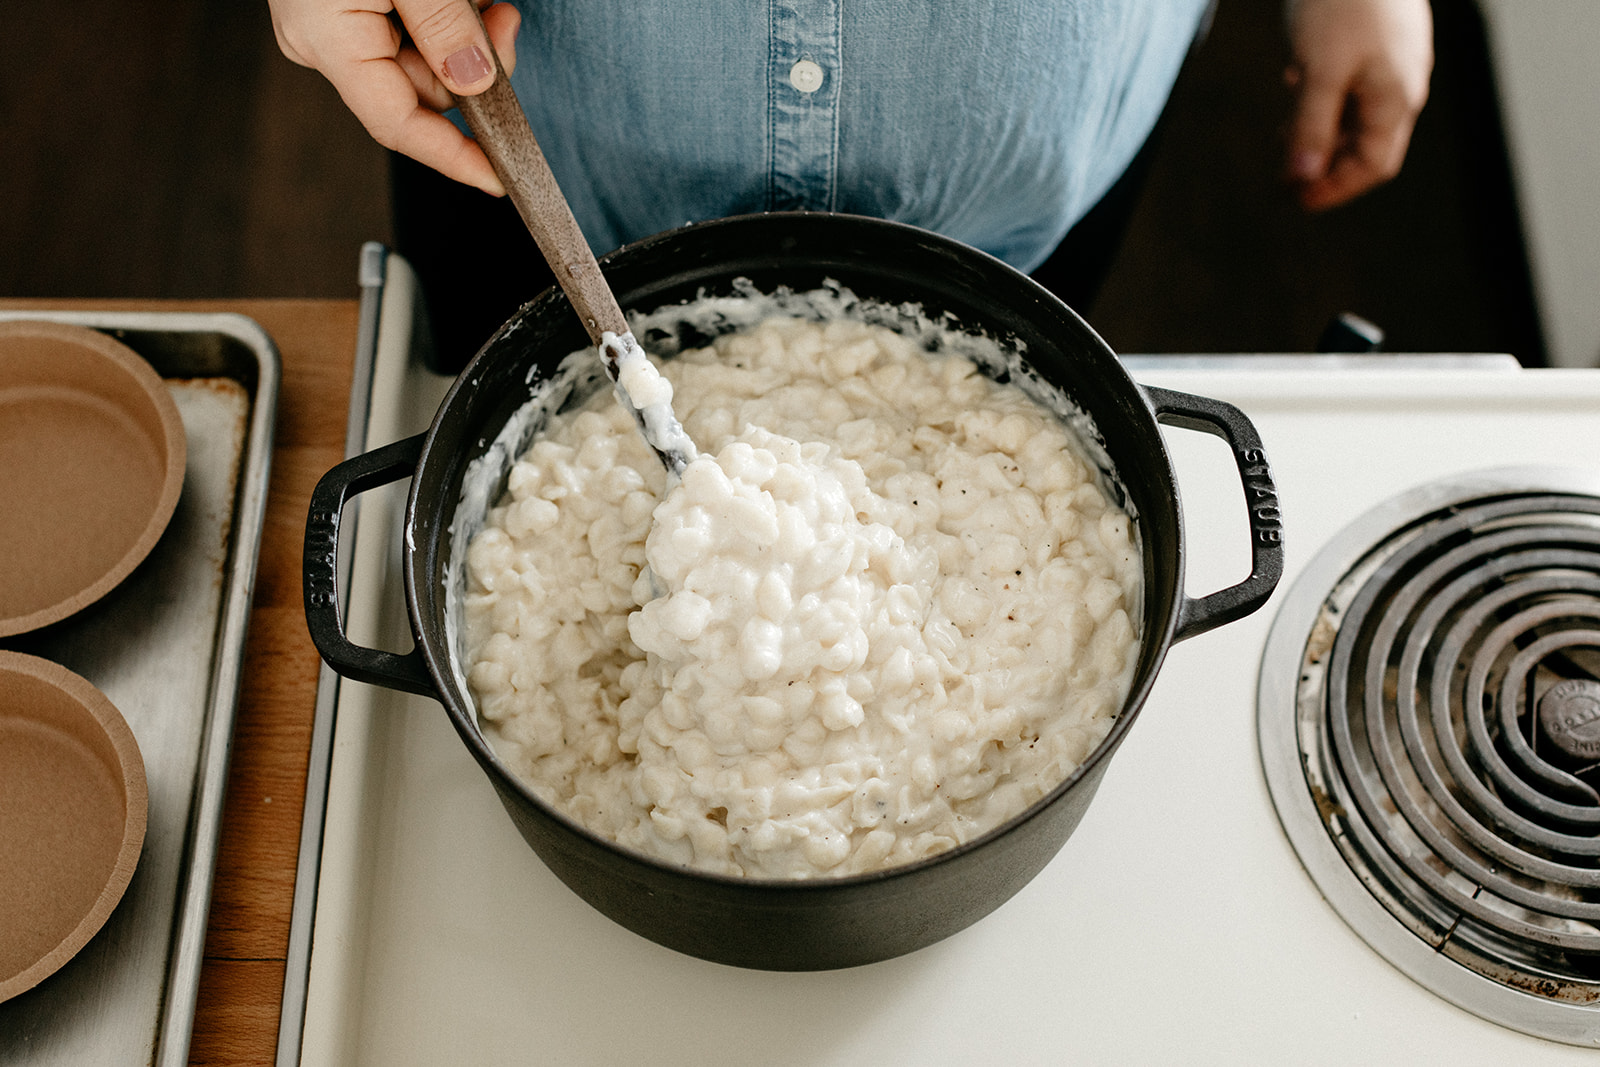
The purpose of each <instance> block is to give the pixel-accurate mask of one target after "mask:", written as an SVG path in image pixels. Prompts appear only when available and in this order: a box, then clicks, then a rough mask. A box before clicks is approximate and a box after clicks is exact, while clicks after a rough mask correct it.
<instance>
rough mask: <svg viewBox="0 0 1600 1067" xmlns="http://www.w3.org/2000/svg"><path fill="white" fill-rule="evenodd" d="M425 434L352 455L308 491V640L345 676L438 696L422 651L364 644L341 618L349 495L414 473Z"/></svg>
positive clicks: (405, 690)
mask: <svg viewBox="0 0 1600 1067" xmlns="http://www.w3.org/2000/svg"><path fill="white" fill-rule="evenodd" d="M426 436H427V435H426V434H417V435H416V436H415V437H408V438H406V439H404V440H402V441H396V442H395V443H394V444H391V445H385V446H384V447H382V448H375V449H373V450H372V451H371V452H367V453H364V454H363V455H359V456H354V457H352V458H350V459H347V460H345V461H344V462H343V463H340V464H339V465H338V466H336V467H334V468H333V469H332V470H330V471H329V472H328V473H327V474H324V475H323V476H322V479H321V481H319V482H317V487H316V488H315V489H313V490H312V491H311V513H310V515H309V516H308V517H307V519H306V551H305V602H306V625H307V627H308V628H309V629H310V630H311V641H312V643H313V644H315V645H316V646H317V651H318V652H320V653H321V654H322V658H323V659H324V660H326V661H327V662H328V665H329V666H330V667H332V668H333V669H334V670H336V671H338V672H339V673H340V674H342V675H344V676H345V677H346V678H354V679H355V680H356V681H358V682H367V683H370V684H372V685H381V686H386V687H388V688H390V689H399V690H401V691H403V692H407V693H417V694H419V695H421V696H433V697H436V696H437V695H438V690H437V689H436V688H435V686H434V684H433V679H432V677H431V676H430V675H429V674H428V666H427V663H426V661H424V659H423V658H422V650H421V649H419V648H415V647H413V648H412V650H411V651H410V652H407V653H405V654H403V655H402V654H399V653H395V652H384V651H382V650H380V649H376V648H363V647H362V646H360V645H357V644H354V643H352V642H351V640H350V638H349V637H347V636H346V635H345V631H344V620H343V619H342V618H340V617H339V602H340V596H339V576H338V572H339V522H340V519H341V517H342V515H343V513H344V505H345V502H346V501H347V500H349V499H350V498H351V497H353V496H355V495H357V494H358V493H365V492H366V491H367V490H369V489H377V488H378V487H380V486H384V485H388V484H390V483H391V482H397V481H399V480H400V479H401V478H405V477H407V476H409V475H412V474H414V473H416V470H417V461H418V459H419V458H420V457H421V455H422V444H423V440H424V438H425V437H426Z"/></svg>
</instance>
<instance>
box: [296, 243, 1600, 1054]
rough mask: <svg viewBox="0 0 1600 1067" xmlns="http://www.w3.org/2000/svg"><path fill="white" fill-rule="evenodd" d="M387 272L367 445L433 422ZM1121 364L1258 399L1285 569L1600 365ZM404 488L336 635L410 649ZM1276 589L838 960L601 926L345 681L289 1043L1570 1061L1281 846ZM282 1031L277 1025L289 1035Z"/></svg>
mask: <svg viewBox="0 0 1600 1067" xmlns="http://www.w3.org/2000/svg"><path fill="white" fill-rule="evenodd" d="M408 284H409V282H408V279H407V278H406V277H404V275H403V272H400V271H391V285H390V292H389V293H388V294H387V295H386V300H385V304H386V310H385V319H384V322H385V327H384V330H385V331H386V332H385V334H384V336H383V339H382V340H381V342H380V344H379V346H378V363H379V366H378V370H377V374H376V377H375V387H374V396H373V404H372V415H371V419H370V424H369V427H368V436H367V447H369V448H371V447H376V446H377V445H380V444H382V443H384V442H385V441H387V440H392V439H395V438H398V437H401V436H405V435H406V434H408V433H411V432H415V430H417V429H420V428H423V427H425V426H426V422H427V420H428V419H429V418H430V417H431V415H432V413H433V411H434V410H435V408H436V406H437V403H438V399H439V397H440V396H442V393H443V390H444V387H445V385H446V384H447V383H445V382H443V381H442V380H439V379H436V378H433V377H432V376H430V375H428V374H427V373H426V372H425V371H422V370H421V369H420V368H419V367H417V366H415V365H414V364H410V363H408V362H407V354H406V353H407V347H408V346H407V343H406V341H407V338H406V336H405V333H406V329H407V324H408V322H409V319H408V317H407V316H406V315H405V314H403V313H402V312H401V311H400V310H397V307H398V304H395V302H397V301H399V300H400V299H401V296H402V295H404V294H401V293H399V292H398V291H399V290H403V289H405V288H406V286H407V285H408ZM390 305H394V306H390ZM1128 362H1129V366H1130V369H1131V370H1132V371H1133V374H1134V377H1135V378H1136V379H1137V380H1139V381H1141V382H1144V383H1148V384H1153V385H1162V386H1165V387H1168V388H1175V389H1180V390H1184V391H1188V392H1193V393H1200V394H1203V395H1208V396H1213V397H1218V398H1221V399H1225V400H1228V401H1231V402H1233V403H1235V404H1237V405H1238V406H1239V407H1241V408H1242V409H1243V410H1244V411H1245V412H1246V413H1247V414H1248V415H1249V416H1250V418H1251V419H1252V420H1253V421H1254V422H1255V424H1256V426H1257V428H1258V429H1259V430H1260V432H1261V435H1262V437H1263V439H1264V441H1265V444H1266V447H1267V451H1268V454H1269V456H1270V458H1271V461H1272V463H1273V468H1274V473H1275V475H1276V478H1277V482H1278V486H1279V489H1280V491H1281V498H1282V504H1283V511H1284V524H1285V530H1286V539H1287V549H1288V573H1287V574H1286V575H1285V579H1284V585H1283V587H1282V588H1283V589H1287V587H1288V585H1289V583H1290V582H1292V581H1293V579H1294V577H1295V575H1296V573H1297V572H1298V571H1299V570H1300V569H1301V568H1302V567H1303V566H1304V565H1305V563H1306V561H1307V560H1308V559H1309V558H1310V556H1311V555H1312V553H1313V552H1314V551H1315V550H1316V549H1317V547H1318V546H1319V545H1320V544H1321V543H1322V542H1323V541H1325V540H1326V539H1327V538H1329V537H1330V536H1331V535H1332V534H1333V533H1335V532H1336V531H1337V530H1339V529H1340V528H1341V526H1343V525H1344V524H1345V523H1347V522H1348V521H1350V520H1351V519H1352V518H1354V517H1355V516H1356V515H1358V514H1359V513H1361V512H1363V511H1365V510H1366V509H1367V508H1369V507H1371V506H1372V505H1374V504H1376V503H1378V502H1380V501H1382V500H1384V499H1386V498H1388V497H1390V496H1393V495H1395V494H1397V493H1399V492H1401V491H1403V490H1406V489H1408V488H1410V487H1412V486H1414V485H1416V484H1418V483H1421V482H1425V481H1429V480H1434V479H1438V478H1440V477H1442V476H1445V475H1450V474H1454V473H1457V472H1462V471H1468V470H1473V469H1479V468H1486V467H1502V466H1507V465H1516V464H1562V465H1569V466H1570V465H1582V464H1590V465H1592V464H1593V463H1594V462H1595V457H1596V456H1597V455H1600V371H1543V372H1532V371H1520V370H1517V369H1516V368H1515V365H1514V364H1512V363H1511V362H1510V361H1509V360H1500V361H1494V360H1489V361H1482V360H1478V361H1473V360H1455V359H1450V358H1441V357H1430V358H1427V359H1409V358H1396V357H1375V358H1364V359H1354V360H1350V361H1348V362H1347V363H1345V364H1343V365H1339V366H1329V365H1327V363H1326V362H1324V361H1320V360H1314V359H1310V358H1307V357H1294V358H1284V359H1276V358H1271V357H1241V358H1239V359H1218V358H1215V357H1208V358H1204V359H1197V360H1184V359H1174V358H1170V357H1167V358H1164V359H1139V358H1132V359H1130V360H1129V361H1128ZM1168 438H1169V441H1170V442H1171V443H1172V445H1173V448H1174V451H1175V455H1176V458H1177V463H1178V467H1179V473H1180V483H1181V486H1182V491H1183V497H1184V506H1185V510H1186V525H1187V537H1188V540H1189V551H1190V575H1189V587H1190V590H1191V592H1193V593H1195V594H1200V593H1205V592H1209V591H1211V590H1212V589H1215V588H1219V587H1221V586H1223V585H1227V584H1230V583H1231V582H1232V581H1234V580H1236V579H1237V578H1238V577H1241V576H1242V574H1243V572H1244V571H1245V570H1246V569H1247V566H1246V559H1247V554H1246V540H1245V538H1246V532H1245V519H1244V517H1245V512H1244V504H1243V496H1242V493H1241V491H1240V489H1239V487H1238V482H1237V477H1236V475H1235V474H1234V473H1233V471H1232V465H1231V461H1230V458H1229V456H1228V453H1227V450H1226V448H1225V446H1223V445H1222V444H1221V442H1219V441H1217V440H1216V439H1215V438H1212V437H1209V436H1206V435H1202V434H1198V433H1193V432H1188V431H1169V433H1168ZM397 498H398V492H391V493H389V494H388V496H387V498H385V497H384V496H383V495H381V494H369V495H368V496H367V497H366V498H363V504H362V508H363V510H362V513H361V524H360V530H359V534H358V545H357V549H356V563H355V578H354V580H353V586H352V594H351V596H352V605H351V609H350V610H351V615H352V631H353V634H354V635H355V636H358V637H360V636H365V637H367V638H368V639H371V640H378V639H379V638H380V637H381V636H382V635H385V634H386V635H388V636H387V638H386V640H387V642H388V643H387V645H386V647H396V648H403V647H404V646H405V640H404V639H403V638H402V637H401V636H399V635H400V634H402V633H403V630H404V620H403V614H400V613H401V612H403V609H402V608H399V607H398V605H399V604H400V602H401V597H400V577H399V573H398V570H397V569H396V568H397V558H398V556H397V544H398V536H399V535H398V531H397V528H396V519H395V517H394V507H393V501H394V500H395V499H397ZM386 500H387V503H386V502H385V501H386ZM1281 598H1282V590H1280V594H1279V596H1278V597H1275V598H1274V601H1273V602H1272V603H1270V604H1269V605H1268V606H1267V608H1266V609H1265V610H1263V611H1261V612H1259V613H1258V614H1257V615H1255V616H1252V617H1250V618H1248V619H1245V620H1243V621H1242V622H1239V623H1235V624H1233V625H1230V626H1228V627H1225V628H1223V629H1220V630H1217V631H1214V632H1212V633H1209V634H1205V635H1202V636H1200V637H1198V638H1195V639H1193V640H1191V641H1188V642H1185V643H1182V644H1180V645H1177V646H1175V647H1174V648H1173V649H1172V650H1171V652H1170V654H1169V656H1168V659H1167V662H1166V665H1165V667H1164V668H1163V670H1162V672H1161V674H1160V676H1159V679H1158V682H1157V685H1156V687H1155V691H1154V693H1153V694H1152V696H1151V698H1150V700H1149V702H1148V704H1147V705H1146V706H1145V708H1144V709H1143V711H1142V712H1141V714H1140V719H1139V721H1138V722H1136V723H1135V725H1134V728H1133V730H1132V731H1131V733H1130V735H1129V737H1128V740H1127V742H1126V744H1125V745H1124V747H1123V749H1122V750H1121V752H1119V753H1118V754H1117V756H1116V758H1115V759H1114V760H1113V761H1112V764H1111V767H1110V770H1109V772H1108V773H1107V775H1106V778H1105V781H1104V784H1103V786H1102V787H1101V789H1100V792H1099V795H1098V796H1097V798H1096V799H1095V801H1094V803H1093V805H1092V806H1091V808H1090V810H1089V813H1088V815H1087V817H1086V818H1085V819H1084V821H1083V823H1082V825H1081V826H1080V828H1079V829H1078V831H1077V832H1076V834H1075V835H1074V836H1073V837H1072V839H1071V840H1069V841H1068V842H1067V845H1066V847H1065V848H1064V849H1063V851H1062V852H1061V853H1060V855H1059V856H1058V857H1057V858H1056V859H1055V861H1054V862H1052V863H1051V864H1050V865H1049V866H1048V867H1047V868H1046V869H1045V870H1044V872H1043V873H1042V874H1041V875H1040V876H1039V877H1038V878H1037V879H1035V880H1034V882H1033V883H1032V884H1030V885H1029V886H1027V887H1026V888H1025V889H1024V890H1023V891H1022V892H1021V893H1019V894H1018V895H1017V896H1016V897H1015V898H1013V899H1012V900H1011V901H1010V902H1009V903H1007V904H1005V905H1004V906H1003V907H1002V908H1000V909H999V910H998V911H997V912H995V913H994V914H993V915H991V916H989V917H988V918H986V919H984V920H982V921H980V922H979V923H977V924H976V925H975V926H973V927H971V928H970V929H968V930H966V931H964V932H962V933H960V934H958V935H956V936H954V937H952V938H950V939H949V940H947V941H945V942H942V943H940V944H938V945H935V946H933V947H931V948H928V949H925V950H923V951H921V952H918V953H915V954H913V955H911V956H908V957H905V958H902V959H898V960H892V961H889V962H886V963H881V964H876V965H872V966H868V967H862V968H857V969H853V970H848V971H842V972H832V973H817V974H769V973H762V972H751V971H742V970H737V969H732V968H727V967H723V966H719V965H715V964H710V963H704V962H702V961H699V960H696V959H691V958H689V957H685V956H682V955H678V954H676V953H674V952H672V951H669V950H667V949H664V948H660V947H658V946H656V945H654V944H652V943H650V942H648V941H645V940H642V939H640V938H639V937H637V936H635V935H634V934H631V933H629V932H627V931H625V930H623V929H622V928H620V927H618V926H615V925H614V924H612V923H611V922H610V921H609V920H607V919H605V918H603V917H602V916H600V915H599V914H598V913H596V912H594V911H593V910H591V909H590V908H589V907H588V905H586V904H584V903H583V902H582V901H581V900H579V899H578V898H577V897H576V896H574V895H573V894H572V893H571V892H569V891H568V890H567V889H566V888H565V887H563V886H562V885H561V884H560V883H559V882H557V881H556V879H555V878H554V876H552V875H551V874H550V873H549V872H548V871H547V870H546V869H545V868H544V866H543V865H542V864H541V863H540V861H539V860H538V859H537V858H536V857H535V856H534V855H533V854H532V853H531V852H530V851H529V850H528V848H527V847H526V846H525V845H524V844H523V842H522V839H521V838H520V837H519V836H518V834H517V833H516V831H515V830H514V829H513V827H512V825H511V823H510V821H509V820H508V819H507V818H506V816H505V814H504V812H503V811H502V809H501V808H500V805H499V803H498V801H497V800H496V799H495V797H494V795H493V793H492V792H491V790H490V787H489V784H488V781H487V780H486V779H485V778H484V776H483V775H482V773H481V772H480V771H479V770H478V768H477V767H476V765H475V764H474V763H473V762H472V760H471V759H470V757H469V756H468V754H467V752H466V750H465V749H464V747H463V746H462V745H461V744H460V742H459V741H458V740H457V738H456V737H455V735H454V733H453V731H452V729H451V727H450V726H449V724H448V722H447V720H446V717H445V715H444V713H443V711H442V710H441V708H440V707H439V706H438V705H437V704H436V703H434V702H431V701H429V700H425V699H420V698H414V697H407V696H402V695H399V694H396V693H392V692H388V691H386V690H378V689H373V688H371V687H368V686H364V685H360V684H357V683H353V682H347V683H344V685H343V687H342V689H341V690H340V693H339V702H338V718H337V732H336V734H335V735H334V746H333V756H332V768H331V775H330V777H329V779H328V805H327V819H326V822H325V825H324V837H323V842H322V846H323V847H322V853H321V868H320V879H319V880H318V881H317V882H316V888H317V890H318V893H317V897H316V902H315V903H316V906H315V920H314V927H313V933H312V938H311V957H310V966H309V977H308V978H307V979H306V983H305V986H304V989H303V994H304V1000H305V1005H306V1011H305V1023H304V1031H303V1042H302V1043H301V1044H299V1045H298V1051H299V1053H300V1055H299V1058H298V1062H303V1063H306V1064H316V1065H324V1064H327V1065H348V1064H383V1065H386V1067H387V1065H395V1064H440V1063H474V1064H479V1063H549V1064H562V1065H579V1064H593V1065H601V1064H604V1065H612V1064H644V1063H649V1064H653V1065H669V1064H684V1065H690V1064H692V1065H704V1064H756V1063H759V1064H779V1065H784V1064H795V1065H799V1064H841V1065H842V1064H863V1063H874V1064H977V1063H993V1064H1062V1063H1076V1062H1082V1063H1135V1064H1145V1063H1151V1064H1154V1063H1191V1064H1193V1063H1215V1064H1240V1063H1260V1064H1267V1063H1271V1064H1278V1063H1295V1064H1315V1063H1328V1064H1335V1063H1336V1064H1367V1063H1399V1062H1449V1063H1452V1064H1463V1065H1464V1064H1477V1063H1481V1064H1490V1063H1497V1064H1504V1063H1517V1064H1536V1063H1573V1062H1577V1061H1578V1060H1580V1059H1581V1058H1583V1057H1584V1053H1582V1052H1580V1051H1578V1050H1577V1049H1575V1048H1574V1047H1572V1046H1570V1045H1564V1044H1557V1043H1554V1042H1549V1041H1544V1040H1541V1039H1537V1038H1532V1037H1528V1036H1525V1035H1523V1034H1521V1033H1517V1032H1515V1031H1513V1030H1510V1029H1507V1028H1505V1027H1503V1026H1500V1025H1496V1024H1493V1023H1489V1022H1485V1021H1483V1020H1480V1019H1479V1018H1477V1017H1475V1016H1473V1015H1471V1014H1469V1013H1467V1012H1465V1011H1463V1010H1461V1009H1459V1008H1457V1007H1455V1006H1453V1005H1452V1004H1450V1003H1447V1002H1445V1001H1444V1000H1442V999H1440V998H1439V997H1437V996H1435V995H1433V994H1432V993H1429V992H1427V991H1426V990H1424V989H1422V988H1421V987H1420V986H1418V985H1416V984H1414V983H1413V982H1412V981H1411V980H1410V979H1408V978H1407V977H1405V976H1404V975H1402V974H1401V973H1400V972H1399V971H1398V970H1396V969H1395V968H1394V967H1392V966H1391V965H1390V964H1388V963H1387V962H1385V961H1384V960H1383V959H1382V958H1380V957H1379V956H1377V955H1376V954H1375V953H1374V952H1373V951H1372V950H1371V949H1369V948H1368V947H1367V945H1366V944H1365V943H1364V942H1363V941H1362V940H1361V939H1360V938H1359V937H1358V936H1357V935H1356V934H1354V933H1353V932H1352V931H1351V930H1350V928H1349V927H1347V926H1346V925H1345V924H1344V922H1343V921H1342V920H1341V919H1340V918H1339V917H1338V915H1337V914H1335V912H1334V911H1333V910H1332V909H1331V908H1330V907H1329V905H1328V904H1327V903H1326V902H1325V901H1324V900H1323V899H1322V897H1321V895H1320V894H1319V892H1318V890H1317V889H1316V888H1315V886H1314V885H1313V884H1312V882H1311V880H1310V878H1309V877H1308V876H1307V875H1306V873H1305V871H1304V870H1303V869H1302V867H1301V865H1300V863H1299V861H1298V860H1297V858H1296V855H1295V852H1294V850H1293V849H1292V848H1291V846H1290V844H1289V842H1288V840H1287V839H1286V837H1285V836H1284V834H1283V832H1282V830H1281V828H1280V826H1279V823H1278V819H1277V816H1276V814H1275V812H1274V808H1273V805H1272V802H1271V799H1270V797H1269V795H1268V792H1267V787H1266V785H1265V782H1264V779H1263V774H1262V770H1261V766H1260V762H1259V758H1258V751H1257V741H1256V678H1257V672H1258V669H1259V665H1260V655H1261V649H1262V646H1263V644H1264V641H1265V638H1266V634H1267V631H1268V629H1269V627H1270V624H1271V622H1272V618H1273V614H1274V612H1275V611H1276V610H1277V605H1278V603H1279V602H1280V601H1281ZM292 970H293V966H292V965H291V971H292ZM294 980H295V976H294V974H293V973H291V983H293V981H294ZM286 1029H287V1028H286ZM1597 1038H1600V1032H1597ZM296 1051H297V1046H296V1045H295V1044H294V1043H293V1041H292V1039H291V1040H287V1041H286V1043H285V1047H284V1048H282V1049H280V1063H293V1062H296V1057H295V1052H296Z"/></svg>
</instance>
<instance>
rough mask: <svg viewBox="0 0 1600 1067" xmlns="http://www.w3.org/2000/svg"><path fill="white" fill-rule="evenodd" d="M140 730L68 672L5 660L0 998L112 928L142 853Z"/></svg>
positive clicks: (1, 658)
mask: <svg viewBox="0 0 1600 1067" xmlns="http://www.w3.org/2000/svg"><path fill="white" fill-rule="evenodd" d="M148 803H149V802H148V794H147V792H146V785H145V777H144V761H143V759H142V758H141V757H140V755H139V746H138V744H137V743H136V742H135V741H134V739H133V732H132V731H131V730H129V729H128V724H127V722H126V721H125V720H124V719H123V718H122V715H121V713H120V712H118V711H117V709H116V708H115V707H114V706H113V705H112V703H111V701H109V700H107V699H106V697H105V695H104V694H103V693H101V692H100V690H98V689H96V688H95V687H94V686H93V685H90V684H89V683H88V682H87V681H85V680H84V679H83V678H80V677H79V676H78V675H76V674H73V673H72V672H71V671H69V670H67V669H66V668H65V667H61V666H58V665H57V664H54V663H51V662H50V661H49V660H43V659H39V658H38V657H36V656H25V655H23V654H21V653H20V652H6V651H0V856H3V857H5V861H4V862H3V863H0V1001H5V1000H8V999H10V998H11V997H14V996H16V995H17V994H18V993H22V992H25V991H26V990H29V989H32V988H33V987H34V986H36V985H38V984H39V983H40V982H42V981H43V980H44V979H45V978H47V977H49V976H50V975H51V974H53V973H55V972H56V971H57V970H58V969H59V968H60V967H61V966H62V965H63V964H64V963H66V962H67V961H68V960H69V959H71V958H72V957H73V956H74V955H75V954H76V953H77V951H78V950H79V949H81V948H82V947H83V946H84V945H86V944H87V943H88V941H89V939H90V938H91V937H93V936H94V935H95V933H96V931H98V930H99V929H100V927H102V926H103V925H105V921H106V919H107V918H108V917H109V916H110V915H111V912H112V910H113V909H114V908H116V906H117V901H119V900H121V899H122V893H123V891H124V890H125V889H127V888H128V882H129V880H130V879H132V877H133V870H134V867H135V866H136V865H137V864H138V862H139V850H140V848H142V847H143V845H144V830H145V819H146V815H147V813H148Z"/></svg>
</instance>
